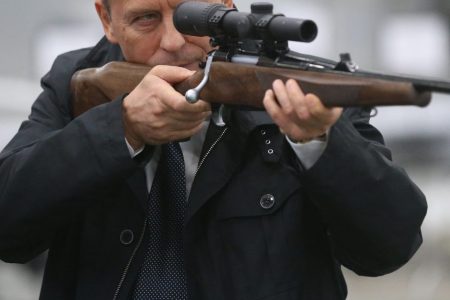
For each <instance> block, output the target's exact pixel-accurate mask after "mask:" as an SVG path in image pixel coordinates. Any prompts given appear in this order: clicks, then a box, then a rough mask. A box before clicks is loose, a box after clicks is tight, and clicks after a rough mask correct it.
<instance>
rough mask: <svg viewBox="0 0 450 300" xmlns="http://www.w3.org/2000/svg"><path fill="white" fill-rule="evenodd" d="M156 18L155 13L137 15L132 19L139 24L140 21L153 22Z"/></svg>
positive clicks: (143, 22)
mask: <svg viewBox="0 0 450 300" xmlns="http://www.w3.org/2000/svg"><path fill="white" fill-rule="evenodd" d="M157 19H158V15H157V14H145V15H142V16H139V17H137V18H136V19H135V20H134V21H135V22H138V23H139V24H141V23H142V24H145V23H150V22H153V21H155V20H157Z"/></svg>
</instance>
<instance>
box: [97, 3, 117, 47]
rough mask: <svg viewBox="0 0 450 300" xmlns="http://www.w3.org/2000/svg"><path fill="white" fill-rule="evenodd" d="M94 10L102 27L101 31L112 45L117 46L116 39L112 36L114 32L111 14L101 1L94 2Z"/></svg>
mask: <svg viewBox="0 0 450 300" xmlns="http://www.w3.org/2000/svg"><path fill="white" fill-rule="evenodd" d="M95 10H96V11H97V14H98V17H99V18H100V21H101V22H102V25H103V31H104V32H105V35H106V38H107V39H108V40H109V41H110V42H111V43H113V44H117V39H116V37H115V35H114V30H113V27H112V24H111V14H110V11H108V9H107V8H106V7H105V6H104V5H103V1H102V0H95Z"/></svg>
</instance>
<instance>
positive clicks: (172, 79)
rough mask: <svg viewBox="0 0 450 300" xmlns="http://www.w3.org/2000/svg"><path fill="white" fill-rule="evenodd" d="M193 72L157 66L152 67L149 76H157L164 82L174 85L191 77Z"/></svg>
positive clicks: (180, 68)
mask: <svg viewBox="0 0 450 300" xmlns="http://www.w3.org/2000/svg"><path fill="white" fill-rule="evenodd" d="M194 73H195V71H191V70H188V69H186V68H182V67H177V66H166V65H158V66H155V67H153V68H152V69H151V70H150V72H149V74H152V75H154V76H157V77H159V78H161V79H163V80H164V81H166V82H168V83H170V84H175V83H178V82H181V81H183V80H185V79H187V78H189V77H191V76H192V75H193V74H194Z"/></svg>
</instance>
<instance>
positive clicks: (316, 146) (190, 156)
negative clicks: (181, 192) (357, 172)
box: [125, 121, 328, 195]
mask: <svg viewBox="0 0 450 300" xmlns="http://www.w3.org/2000/svg"><path fill="white" fill-rule="evenodd" d="M208 125H209V121H205V122H203V127H202V129H201V130H200V131H199V132H197V133H196V134H195V135H194V136H192V137H191V138H190V139H189V140H187V141H184V142H180V147H181V150H182V152H183V157H184V165H185V172H186V191H187V195H189V193H190V191H191V187H192V183H193V182H194V176H195V173H196V171H197V167H198V162H199V159H200V153H201V151H202V146H203V142H204V141H205V138H206V131H207V130H208ZM286 139H287V141H288V142H289V144H290V145H291V147H292V149H293V150H294V152H295V154H296V155H297V157H298V159H299V160H300V162H301V163H302V165H303V166H304V167H305V168H306V169H309V168H311V167H312V166H313V165H314V164H315V163H316V161H317V160H318V159H319V157H320V156H321V155H322V153H323V151H324V150H325V147H326V145H327V141H328V139H327V138H325V140H324V141H322V140H312V141H309V142H307V143H293V142H292V141H291V140H289V139H288V138H286ZM125 142H126V143H127V146H128V150H129V151H130V155H131V157H135V156H136V155H138V154H139V153H141V151H142V150H143V149H144V148H141V149H138V150H136V151H135V150H134V149H133V148H132V147H131V145H130V144H129V143H128V141H127V140H126V139H125ZM160 155H161V147H156V149H155V152H154V153H153V156H152V158H151V160H150V161H149V162H148V163H147V165H146V166H145V175H146V179H147V190H148V191H150V189H151V186H152V182H153V177H154V176H155V172H156V167H157V166H158V162H159V158H160Z"/></svg>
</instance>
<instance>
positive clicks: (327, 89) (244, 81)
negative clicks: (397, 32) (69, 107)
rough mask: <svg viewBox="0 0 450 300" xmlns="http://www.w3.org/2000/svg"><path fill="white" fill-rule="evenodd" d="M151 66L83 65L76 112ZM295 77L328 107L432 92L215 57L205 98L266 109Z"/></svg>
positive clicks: (76, 80)
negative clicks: (278, 87) (279, 86)
mask: <svg viewBox="0 0 450 300" xmlns="http://www.w3.org/2000/svg"><path fill="white" fill-rule="evenodd" d="M150 69H151V67H149V66H144V65H137V64H131V63H126V62H111V63H108V64H107V65H105V66H103V67H101V68H91V69H84V70H80V71H78V72H77V73H75V74H74V75H73V77H72V82H71V89H72V95H73V112H74V116H75V117H76V116H78V115H80V114H82V113H83V112H85V111H87V110H88V109H90V108H92V107H94V106H96V105H99V104H102V103H106V102H108V101H111V100H113V99H114V98H116V97H118V96H120V95H123V94H126V93H129V92H131V91H132V90H133V89H134V88H135V87H136V86H137V85H138V84H139V82H140V81H141V80H142V79H143V78H144V77H145V75H146V74H147V73H148V72H149V71H150ZM202 78H203V70H200V71H198V72H196V73H195V74H194V75H192V76H191V77H189V78H188V79H186V80H185V81H183V82H181V83H179V84H177V85H176V86H175V89H176V90H177V91H178V92H180V93H182V94H184V93H185V92H186V91H187V90H188V89H190V88H194V87H195V86H197V85H198V84H199V83H200V81H201V80H202ZM289 78H292V79H295V80H296V81H297V82H298V83H299V84H300V86H301V88H302V90H303V91H304V92H305V93H313V94H315V95H317V96H318V97H319V98H320V99H321V101H322V102H323V103H324V105H325V106H329V107H332V106H342V107H347V106H382V105H383V106H385V105H417V106H425V105H427V104H428V103H429V102H430V100H431V93H430V92H429V91H419V90H417V89H416V88H415V87H414V85H413V84H412V83H411V82H408V81H396V80H386V79H379V78H370V77H364V76H354V75H353V74H352V73H348V74H347V73H344V72H334V71H329V70H328V71H303V70H295V69H290V68H272V67H261V66H254V65H244V64H236V63H229V62H213V63H212V67H211V70H210V77H209V81H208V84H207V85H206V86H205V87H204V88H203V90H202V91H201V93H200V98H201V99H203V100H205V101H208V102H211V103H221V104H228V105H239V106H250V107H255V108H263V105H262V100H263V97H264V93H265V91H266V90H267V89H270V88H271V86H272V82H273V81H274V80H275V79H281V80H283V81H286V80H287V79H289Z"/></svg>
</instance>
